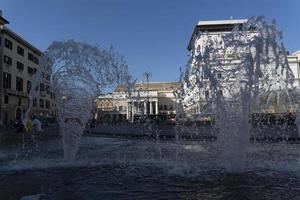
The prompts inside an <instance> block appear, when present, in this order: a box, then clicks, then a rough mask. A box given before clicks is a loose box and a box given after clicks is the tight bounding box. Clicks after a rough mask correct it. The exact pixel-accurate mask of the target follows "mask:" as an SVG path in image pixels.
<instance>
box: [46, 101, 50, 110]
mask: <svg viewBox="0 0 300 200" xmlns="http://www.w3.org/2000/svg"><path fill="white" fill-rule="evenodd" d="M46 108H47V109H49V108H50V101H48V100H46Z"/></svg>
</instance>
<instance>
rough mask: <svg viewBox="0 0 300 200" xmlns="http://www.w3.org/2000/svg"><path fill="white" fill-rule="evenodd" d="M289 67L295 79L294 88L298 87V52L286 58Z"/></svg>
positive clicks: (299, 78)
mask: <svg viewBox="0 0 300 200" xmlns="http://www.w3.org/2000/svg"><path fill="white" fill-rule="evenodd" d="M287 59H288V63H289V66H290V68H291V70H292V72H293V75H294V77H295V81H294V86H295V87H297V88H299V87H300V50H299V51H296V52H295V53H292V54H291V55H289V56H288V57H287Z"/></svg>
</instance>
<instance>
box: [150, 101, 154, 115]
mask: <svg viewBox="0 0 300 200" xmlns="http://www.w3.org/2000/svg"><path fill="white" fill-rule="evenodd" d="M150 115H153V102H152V101H150Z"/></svg>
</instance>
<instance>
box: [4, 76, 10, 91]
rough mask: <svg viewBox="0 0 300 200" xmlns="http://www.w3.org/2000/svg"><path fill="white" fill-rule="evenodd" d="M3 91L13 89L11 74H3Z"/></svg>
mask: <svg viewBox="0 0 300 200" xmlns="http://www.w3.org/2000/svg"><path fill="white" fill-rule="evenodd" d="M3 89H11V74H9V73H6V72H3Z"/></svg>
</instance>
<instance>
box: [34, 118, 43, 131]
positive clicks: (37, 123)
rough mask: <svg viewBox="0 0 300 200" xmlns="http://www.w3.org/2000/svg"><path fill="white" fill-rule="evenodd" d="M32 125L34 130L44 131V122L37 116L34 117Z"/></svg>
mask: <svg viewBox="0 0 300 200" xmlns="http://www.w3.org/2000/svg"><path fill="white" fill-rule="evenodd" d="M32 125H33V130H34V132H41V131H42V123H41V121H40V120H39V119H38V118H37V117H36V116H34V117H33V121H32Z"/></svg>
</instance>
